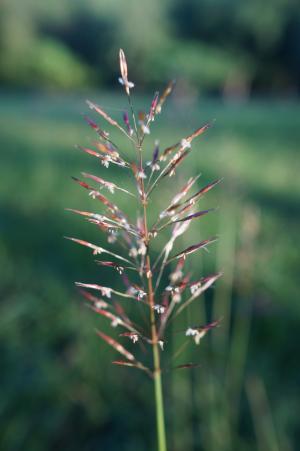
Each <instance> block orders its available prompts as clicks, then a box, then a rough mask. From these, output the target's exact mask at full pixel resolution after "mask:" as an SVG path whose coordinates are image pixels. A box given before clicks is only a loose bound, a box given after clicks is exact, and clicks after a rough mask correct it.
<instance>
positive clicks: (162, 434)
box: [138, 146, 167, 451]
mask: <svg viewBox="0 0 300 451" xmlns="http://www.w3.org/2000/svg"><path fill="white" fill-rule="evenodd" d="M138 151H139V156H140V167H142V163H143V161H142V150H141V146H138ZM141 188H142V201H143V213H144V215H143V216H144V218H143V219H144V232H145V236H144V241H145V245H146V247H147V254H146V275H147V279H148V302H149V306H150V325H151V341H152V349H153V379H154V393H155V409H156V426H157V444H158V451H167V443H166V429H165V416H164V403H163V393H162V383H161V367H160V350H159V335H158V331H157V327H156V321H155V312H154V305H155V302H154V291H153V279H152V271H151V262H150V256H149V241H150V236H149V231H148V221H147V201H148V199H146V198H145V187H144V181H143V180H142V183H141Z"/></svg>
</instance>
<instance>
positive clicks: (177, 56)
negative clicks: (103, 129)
mask: <svg viewBox="0 0 300 451" xmlns="http://www.w3.org/2000/svg"><path fill="white" fill-rule="evenodd" d="M119 47H123V48H124V49H125V51H126V54H127V58H128V62H129V70H130V77H129V79H130V80H131V79H132V80H133V81H134V82H135V83H136V88H135V90H134V100H135V104H136V105H137V109H140V108H145V109H148V105H149V102H150V99H151V96H152V93H153V90H154V89H158V90H159V91H162V89H163V87H164V86H165V84H166V82H167V81H168V80H170V79H174V78H176V80H177V85H176V89H175V92H174V95H173V96H172V98H171V99H170V101H169V102H168V105H167V106H166V108H165V110H164V114H163V115H162V117H161V118H160V121H159V123H155V124H154V126H153V133H152V134H151V135H150V136H149V138H148V139H147V142H146V152H148V155H150V154H151V152H152V149H153V145H154V140H155V139H156V138H157V137H158V136H159V137H160V143H161V147H162V148H164V146H167V145H170V144H172V143H174V142H176V141H177V140H178V139H180V138H182V137H183V136H186V135H187V134H189V133H190V132H191V131H193V130H194V129H195V128H197V127H199V126H200V125H201V124H203V123H205V122H206V121H208V120H211V119H216V123H215V127H214V128H213V129H212V130H210V131H209V132H208V133H207V134H206V135H205V136H203V138H201V139H199V140H198V142H197V145H195V146H194V151H193V155H192V157H191V158H190V159H189V161H187V163H185V166H184V169H183V172H181V175H180V176H179V178H178V179H177V180H176V181H175V185H174V182H173V184H170V185H168V184H165V185H164V186H163V189H164V191H163V192H164V194H162V191H159V193H158V195H157V196H156V198H155V201H154V203H155V204H156V205H157V206H158V207H162V206H163V205H164V202H167V200H168V199H170V197H171V196H172V194H174V189H175V188H174V187H175V186H176V184H177V186H178V183H179V182H180V183H183V181H184V180H185V179H186V178H187V177H188V176H190V175H196V174H197V173H199V172H201V173H202V176H201V178H200V179H199V187H200V186H204V184H205V183H206V182H209V181H211V180H213V179H215V178H216V177H220V176H223V177H224V181H223V183H222V185H219V186H218V187H217V188H215V190H214V191H213V192H211V193H209V194H208V195H207V196H206V198H205V199H204V200H203V201H202V204H201V206H203V207H204V208H205V207H217V206H219V207H220V208H219V209H218V211H217V212H216V213H214V214H212V215H211V216H210V217H206V218H203V219H201V220H199V222H197V223H195V224H194V225H193V227H192V228H191V232H190V233H189V235H188V237H187V238H185V241H184V240H182V241H181V243H180V245H179V247H178V250H180V249H182V248H183V246H184V245H189V244H192V243H194V242H197V241H199V237H201V238H207V237H209V236H212V235H213V234H215V233H217V234H218V235H219V236H220V240H219V242H218V243H217V244H216V245H213V246H211V248H210V252H209V254H206V253H204V255H198V256H195V257H192V258H191V269H192V270H193V272H194V273H195V275H201V276H202V275H205V274H207V273H209V272H210V271H215V270H223V271H224V276H223V278H222V279H221V280H220V281H219V282H218V283H217V284H216V286H215V288H214V289H212V290H210V291H209V293H207V294H206V295H205V296H204V298H203V299H202V300H201V301H200V302H199V303H197V304H196V305H195V306H193V308H192V309H191V310H189V311H188V312H187V315H186V317H185V318H184V323H185V324H187V323H188V324H190V322H191V318H192V321H193V322H195V321H196V323H200V324H201V323H204V322H205V321H206V320H207V319H209V318H211V317H214V318H218V317H223V322H222V326H221V327H220V328H218V329H217V330H215V331H213V333H212V334H211V335H210V336H209V337H207V338H206V339H205V341H203V344H201V346H200V347H197V348H195V346H191V347H190V350H186V351H185V352H184V353H183V355H181V356H180V361H179V362H178V363H184V361H191V359H193V360H194V361H197V362H200V363H201V367H200V368H199V369H195V370H192V371H187V370H181V371H179V370H178V371H177V372H176V371H174V372H166V374H165V378H164V381H165V389H166V397H167V407H166V413H167V426H168V436H169V440H170V450H171V451H200V450H201V451H237V450H238V451H250V450H251V451H256V450H257V451H292V450H293V451H294V450H299V449H300V448H299V439H300V436H299V431H300V428H299V417H300V404H299V394H300V393H299V369H300V364H299V346H298V344H299V338H298V337H299V335H298V334H299V325H300V307H299V283H298V282H299V266H300V254H299V249H297V248H298V241H299V212H300V209H299V197H300V184H299V156H298V151H299V143H300V105H299V88H300V6H299V2H298V1H297V0H270V1H268V2H262V1H260V0H252V1H251V2H243V1H238V0H213V1H212V0H185V1H183V0H172V1H171V0H163V1H162V0H151V1H145V0H127V1H126V2H124V1H121V0H77V1H74V0H59V1H58V0H52V1H51V2H43V1H40V2H39V1H38V0H4V1H2V2H1V6H0V81H1V91H0V111H1V117H0V134H1V136H0V143H1V165H0V202H1V204H0V208H1V216H0V229H1V236H0V268H1V284H0V292H1V304H0V309H1V311H0V335H1V341H0V349H1V371H0V383H1V395H0V418H1V425H0V448H1V450H3V451H18V450H20V451H21V450H22V451H25V450H26V451H40V450H43V451H44V450H45V451H47V450H54V449H55V450H72V451H76V450H81V451H83V450H84V451H96V450H97V451H99V450H101V451H102V450H103V451H108V450H111V451H114V450H118V451H129V450H130V451H144V450H145V451H146V450H147V451H148V450H154V449H155V432H154V419H153V412H154V411H153V395H152V386H151V382H150V381H148V380H147V379H145V377H144V376H143V375H140V374H138V372H135V371H134V370H133V371H130V370H126V369H123V368H121V369H119V368H116V367H113V366H112V365H111V364H110V362H111V361H112V360H113V358H114V357H116V356H113V355H112V352H111V350H110V349H107V346H106V345H105V344H103V343H102V342H99V340H98V339H97V338H96V337H95V335H94V327H95V326H97V327H104V330H106V329H105V327H107V326H106V325H103V323H104V322H103V321H101V320H99V319H98V318H95V317H94V315H93V314H92V313H91V311H90V310H89V309H87V308H86V307H85V305H84V302H83V301H82V300H81V299H80V297H79V295H78V293H77V292H76V290H75V289H74V287H73V281H74V280H82V281H90V282H95V281H97V280H98V281H100V280H101V281H102V282H103V281H104V280H105V282H106V283H104V285H108V286H109V284H110V283H112V279H113V277H114V278H115V275H113V276H112V275H111V273H110V272H109V270H107V271H104V270H103V269H102V270H100V269H99V267H97V266H96V265H95V264H94V262H93V259H92V258H91V257H90V255H89V253H88V252H87V251H86V249H84V248H82V249H81V248H79V247H78V246H76V245H72V243H70V242H67V241H65V240H63V236H64V235H71V236H75V237H81V238H83V239H87V240H89V241H92V240H94V241H96V242H97V243H99V244H101V243H103V242H104V240H105V237H104V236H103V235H102V234H101V233H100V234H99V233H96V231H95V230H94V228H93V226H91V225H88V224H86V223H85V222H84V221H81V220H80V219H79V218H77V217H73V216H72V215H71V214H70V213H67V212H65V211H64V208H65V207H71V208H79V209H82V210H88V209H89V208H92V207H93V208H95V204H94V203H92V201H91V199H87V196H86V193H84V192H82V190H80V188H79V187H78V186H74V183H72V181H71V179H70V176H79V175H80V171H90V172H92V173H97V174H98V175H100V176H101V175H103V176H106V177H108V173H105V169H104V168H103V167H100V166H99V165H98V164H97V163H95V161H94V160H93V159H91V158H90V157H88V156H86V155H82V154H81V153H80V152H79V151H78V150H76V149H75V148H74V145H75V144H83V145H84V144H87V143H90V142H91V140H92V139H93V138H94V136H93V134H92V131H91V130H89V128H88V127H87V125H86V124H85V123H84V120H83V114H85V113H87V109H88V108H87V106H86V104H85V99H86V98H89V99H91V100H93V101H95V102H96V103H99V104H100V105H101V106H102V107H103V108H104V109H106V111H107V112H108V113H109V114H110V115H112V116H114V117H116V118H117V119H119V120H121V117H122V112H123V111H124V109H126V108H127V104H126V98H125V97H124V95H123V94H122V89H121V87H120V86H119V85H118V83H117V77H118V61H117V54H118V49H119ZM110 131H111V132H112V133H113V131H112V130H110ZM116 140H118V142H119V143H120V144H121V146H123V145H124V151H126V152H128V151H129V150H130V148H128V144H126V143H125V142H124V141H123V139H122V138H121V137H120V136H118V135H116ZM125 149H126V150H125ZM112 173H113V177H114V180H118V182H119V183H120V184H122V183H126V181H125V180H123V179H122V178H121V177H122V173H121V172H120V171H119V172H118V171H117V170H115V171H113V172H112ZM180 177H181V178H180ZM125 201H126V199H124V198H122V197H121V196H120V201H119V203H120V204H121V205H122V204H123V205H125ZM130 208H131V212H132V214H135V206H134V205H132V206H130ZM160 245H161V243H160V242H158V244H157V245H156V248H155V249H154V251H157V252H158V251H159V248H160ZM166 283H167V280H166ZM175 337H176V335H175ZM172 347H173V348H174V349H176V339H175V340H174V342H173V343H172Z"/></svg>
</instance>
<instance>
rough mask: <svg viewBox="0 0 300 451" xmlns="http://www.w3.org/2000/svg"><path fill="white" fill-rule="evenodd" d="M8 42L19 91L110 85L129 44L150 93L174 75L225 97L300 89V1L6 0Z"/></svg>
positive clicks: (137, 74)
mask: <svg viewBox="0 0 300 451" xmlns="http://www.w3.org/2000/svg"><path fill="white" fill-rule="evenodd" d="M0 37H1V38H0V80H1V82H2V84H5V85H10V86H18V87H42V88H52V87H54V88H62V89H70V88H78V87H84V86H86V85H89V86H101V85H103V86H105V87H107V86H109V85H110V84H111V83H112V82H114V81H115V77H116V76H117V74H116V69H115V68H116V64H115V55H116V50H117V49H118V48H119V47H120V46H122V47H124V49H126V53H127V55H128V57H129V59H130V60H131V67H132V68H133V69H132V71H133V72H134V78H135V81H137V82H139V83H140V85H142V86H143V87H144V88H148V87H152V85H154V84H156V83H157V82H158V81H159V82H161V81H162V80H165V79H169V78H170V77H175V78H177V79H179V81H181V82H182V85H183V87H189V88H193V87H195V88H197V89H198V90H202V91H204V92H208V93H224V94H225V95H226V94H229V95H232V94H233V95H239V96H244V95H248V93H253V92H254V93H259V94H260V93H263V94H265V93H270V94H272V93H284V94H295V93H298V92H299V87H300V4H299V1H298V0H270V1H268V2H262V1H261V0H252V1H251V2H243V1H239V0H184V1H183V0H172V1H171V0H164V1H161V0H151V2H146V1H141V0H127V1H126V2H124V1H122V0H113V1H111V0H52V1H51V2H39V1H38V0H4V2H2V6H1V17H0Z"/></svg>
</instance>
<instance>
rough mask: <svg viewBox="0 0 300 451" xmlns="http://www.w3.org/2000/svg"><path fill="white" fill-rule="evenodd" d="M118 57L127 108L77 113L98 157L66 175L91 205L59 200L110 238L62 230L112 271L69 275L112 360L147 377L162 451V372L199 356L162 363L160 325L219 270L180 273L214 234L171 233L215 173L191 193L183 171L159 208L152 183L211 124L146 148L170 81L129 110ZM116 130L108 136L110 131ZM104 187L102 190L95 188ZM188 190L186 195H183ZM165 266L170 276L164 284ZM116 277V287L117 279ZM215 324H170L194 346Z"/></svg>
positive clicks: (197, 214)
mask: <svg viewBox="0 0 300 451" xmlns="http://www.w3.org/2000/svg"><path fill="white" fill-rule="evenodd" d="M119 62H120V73H121V75H120V78H119V82H120V83H121V85H122V86H123V87H124V90H125V94H126V96H127V99H128V111H123V113H122V122H121V121H120V122H119V121H118V120H116V119H114V118H112V117H111V116H110V115H108V114H107V113H106V112H105V111H104V110H103V109H102V107H100V106H98V105H96V104H95V103H93V102H90V101H87V104H88V106H89V108H90V109H91V110H92V111H93V113H94V114H95V115H96V117H95V118H93V119H90V118H89V117H87V116H85V120H86V122H87V123H88V125H89V126H90V127H91V128H92V130H94V132H95V133H96V140H95V141H94V142H93V146H92V147H94V148H87V147H82V146H79V147H78V148H79V149H80V150H82V151H84V152H85V153H87V154H89V155H90V156H91V157H94V158H96V159H97V160H99V161H100V163H101V165H100V166H97V172H100V175H99V174H98V173H97V174H96V175H94V174H90V173H87V172H82V173H81V175H82V177H84V179H88V180H89V182H90V183H87V182H86V181H82V180H81V179H79V178H77V177H73V180H74V181H75V183H77V184H78V185H79V186H80V187H82V188H84V189H85V190H87V191H88V194H89V196H90V197H91V198H92V199H94V200H95V201H98V203H97V207H96V212H90V211H81V210H77V209H73V208H68V211H70V212H72V213H76V214H78V215H80V216H82V217H83V218H84V219H85V220H87V221H88V222H90V223H91V224H94V225H96V226H97V227H98V228H99V229H100V230H101V232H103V233H104V234H105V235H106V236H107V239H108V244H109V245H108V246H107V248H106V246H105V248H103V247H102V246H98V245H96V244H92V243H90V242H88V241H85V240H81V239H78V238H73V237H66V238H68V239H69V240H71V241H73V242H75V243H77V244H81V245H82V246H85V247H87V248H89V249H91V250H92V254H93V255H94V256H96V255H97V259H96V260H95V262H96V264H97V265H99V266H101V267H106V268H109V269H111V270H112V271H114V274H115V275H114V277H120V280H119V282H116V286H112V287H108V286H106V284H105V279H103V284H102V283H101V281H100V283H94V282H86V283H85V282H84V283H83V282H76V286H77V287H78V288H79V289H80V292H81V294H82V295H83V297H84V299H85V300H86V301H88V305H89V307H90V308H91V309H92V310H93V311H94V312H95V313H96V314H98V315H100V316H101V317H103V320H108V321H110V326H111V328H112V333H111V335H113V336H111V335H107V334H106V333H104V332H102V331H100V330H97V335H98V336H99V337H100V338H101V339H102V340H103V341H105V342H106V343H107V344H108V345H109V346H111V347H112V348H113V349H114V351H115V352H117V353H118V354H120V356H121V358H122V359H123V360H114V361H113V362H112V363H113V364H114V365H118V366H123V367H129V368H134V369H139V370H141V371H143V372H144V373H146V374H147V375H148V376H149V377H150V378H151V379H152V380H153V382H154V393H155V403H156V423H157V440H158V450H159V451H166V450H167V442H166V433H165V418H164V403H163V389H162V374H163V372H164V371H166V370H169V369H174V368H177V369H188V368H197V367H199V363H198V362H188V363H182V362H179V363H178V364H177V365H175V366H174V363H173V362H172V363H171V364H170V362H169V367H168V362H165V360H167V359H164V352H166V350H167V348H168V339H167V338H166V337H167V334H168V333H169V332H168V330H169V326H170V330H171V323H172V321H173V320H174V319H175V318H176V317H177V316H178V315H179V314H180V313H181V312H182V311H183V310H184V309H185V308H187V307H188V306H189V305H190V304H191V303H192V302H193V301H195V300H197V299H198V298H199V297H200V295H201V294H202V293H203V292H204V291H206V290H207V289H208V288H209V287H211V286H212V285H213V284H214V283H215V282H216V280H217V279H218V278H219V277H220V276H221V273H216V274H212V275H208V276H207V275H202V277H201V278H200V279H199V278H198V279H197V280H196V281H191V274H190V273H186V274H184V269H185V266H186V260H187V259H188V258H189V256H190V254H192V253H194V252H196V251H201V250H206V248H207V246H208V245H210V244H212V243H213V242H215V241H216V240H217V237H213V238H205V239H203V240H202V241H200V242H198V243H196V244H190V245H189V246H188V247H186V248H185V249H183V250H181V251H177V252H175V253H174V251H173V248H174V246H175V241H176V240H177V238H179V237H180V236H182V235H183V234H185V233H186V232H187V231H188V229H189V227H190V226H191V225H192V224H193V223H194V220H195V219H197V223H198V221H199V220H201V218H203V217H204V216H205V215H207V214H208V213H209V212H211V211H212V210H213V209H205V210H201V209H199V206H198V201H199V200H200V198H201V197H202V196H204V195H205V194H207V193H208V192H209V191H210V190H211V189H212V188H214V187H215V186H216V185H217V184H218V183H219V182H220V181H221V180H215V181H212V182H211V183H209V184H208V185H206V186H204V187H202V188H201V189H200V190H195V193H194V194H190V192H191V190H192V189H193V186H194V185H195V183H196V182H197V181H198V178H199V177H200V174H198V175H196V176H194V177H190V178H189V179H188V180H187V181H186V182H185V183H184V185H183V187H182V188H181V189H180V190H179V191H177V189H176V191H175V192H174V194H173V197H172V199H171V201H170V202H169V204H167V205H165V207H164V209H163V210H162V211H161V212H157V211H156V208H155V202H153V195H154V190H156V191H157V190H158V189H163V185H164V183H169V182H167V181H168V180H169V177H171V178H172V177H174V175H175V173H177V172H178V171H180V169H181V167H182V163H183V162H184V160H185V159H186V158H187V157H189V155H190V154H191V153H192V152H193V149H194V146H196V144H197V139H199V138H200V137H201V135H202V134H203V133H204V132H206V131H207V130H208V129H209V128H210V127H211V126H212V122H209V123H207V124H205V125H201V126H200V127H199V128H198V129H196V130H195V131H194V132H193V133H191V134H189V135H187V136H186V137H184V138H182V139H181V140H179V141H178V142H177V143H176V144H174V145H171V146H169V147H167V148H166V149H165V150H163V151H160V147H159V141H155V145H154V149H153V147H152V149H151V151H150V153H148V146H146V144H145V143H146V141H147V139H146V138H147V136H148V135H150V134H151V128H152V124H153V122H154V121H155V120H156V119H157V116H158V115H160V113H161V112H162V109H163V106H164V104H165V101H166V99H167V97H168V96H169V95H170V94H171V92H172V90H173V88H174V85H175V82H174V81H171V82H170V83H169V84H168V85H167V87H166V89H165V90H164V91H163V93H162V95H161V96H160V95H159V93H158V92H156V93H155V94H154V97H153V99H152V101H151V104H150V106H149V107H148V109H147V110H148V113H143V112H139V113H138V114H136V112H135V109H134V105H133V101H132V96H131V91H132V89H133V88H134V83H133V82H131V81H129V80H128V67H127V61H126V56H125V53H124V51H123V50H122V49H121V50H120V53H119ZM98 121H99V122H100V124H98ZM102 122H104V125H105V123H106V125H108V127H112V128H114V129H116V132H117V133H121V134H122V135H123V136H125V137H126V138H127V139H128V141H129V144H130V147H132V145H133V146H134V149H135V151H132V156H131V159H130V160H131V161H127V160H128V158H129V157H128V155H130V154H129V153H128V152H127V153H126V155H123V154H122V151H121V150H120V148H121V146H120V147H119V146H117V145H116V144H115V143H114V142H113V141H112V140H111V138H110V133H109V132H108V131H104V130H103V128H102V127H103V124H102ZM115 135H116V136H117V134H116V133H115ZM116 139H117V138H116ZM192 146H193V147H192ZM145 158H147V161H146V160H145ZM110 164H112V165H116V166H118V167H119V170H121V171H126V174H125V176H126V178H127V179H128V174H129V175H130V176H131V177H130V183H131V186H126V188H125V187H124V186H122V182H120V183H119V184H116V183H114V182H111V181H107V175H106V173H108V172H109V166H110ZM102 175H103V178H102ZM125 176H124V180H125ZM120 180H121V179H120ZM103 191H104V192H105V195H104V194H102V193H103ZM188 195H189V196H190V197H187V196H188ZM118 196H123V197H125V196H127V199H130V202H136V211H137V217H136V218H132V217H131V218H130V217H129V215H127V214H126V211H123V210H122V209H121V208H120V207H119V206H118V205H117V204H116V203H115V199H116V198H117V197H118ZM110 198H112V199H113V200H112V199H110ZM99 201H100V202H99ZM123 204H124V203H123ZM98 209H100V212H98ZM154 213H155V214H156V215H157V216H156V217H157V218H158V219H157V220H156V222H154V223H153V224H151V223H150V219H149V218H150V217H152V216H155V214H154ZM165 229H166V230H165ZM164 230H165V233H167V232H169V238H168V239H167V241H166V244H165V245H164V246H163V247H162V251H161V253H160V255H158V256H157V255H155V252H154V250H153V245H152V242H153V240H157V239H158V236H160V234H161V233H162V232H163V231H164ZM172 254H173V255H172ZM105 255H106V256H107V255H109V256H110V259H109V260H107V259H105V258H102V256H105ZM167 275H168V276H169V284H167V285H165V286H164V283H165V279H166V277H165V276H167ZM120 286H121V287H122V288H119V287H120ZM93 292H96V293H99V294H100V296H101V297H98V296H95V295H94V294H92V293H93ZM130 301H131V304H130ZM132 301H135V302H134V306H136V309H137V310H136V311H134V313H133V314H132V312H133V309H134V306H133V304H132ZM127 302H129V304H128V305H127ZM131 316H132V318H131ZM139 318H140V320H139ZM219 324H220V320H219V319H215V320H212V321H211V322H210V323H209V324H205V325H201V326H199V325H198V326H195V325H191V324H187V325H186V328H185V330H183V331H181V332H176V333H177V334H181V335H182V337H183V339H184V340H186V339H187V340H189V341H190V342H191V345H193V343H194V344H196V345H199V344H200V342H201V340H202V338H203V337H204V336H205V335H206V333H207V332H209V331H210V330H211V329H213V328H214V327H217V326H219ZM175 351H176V350H175ZM175 354H176V352H175ZM149 356H150V357H149ZM151 356H152V357H151Z"/></svg>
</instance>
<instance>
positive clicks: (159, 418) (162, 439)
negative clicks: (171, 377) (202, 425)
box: [153, 346, 167, 451]
mask: <svg viewBox="0 0 300 451" xmlns="http://www.w3.org/2000/svg"><path fill="white" fill-rule="evenodd" d="M156 354H157V355H158V359H159V350H158V348H157V346H154V347H153V358H154V361H155V360H156V357H155V356H156ZM158 365H159V361H158ZM154 390H155V405H156V425H157V441H158V449H159V451H167V442H166V432H165V418H164V403H163V396H162V383H161V372H160V371H157V372H156V373H155V374H154Z"/></svg>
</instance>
